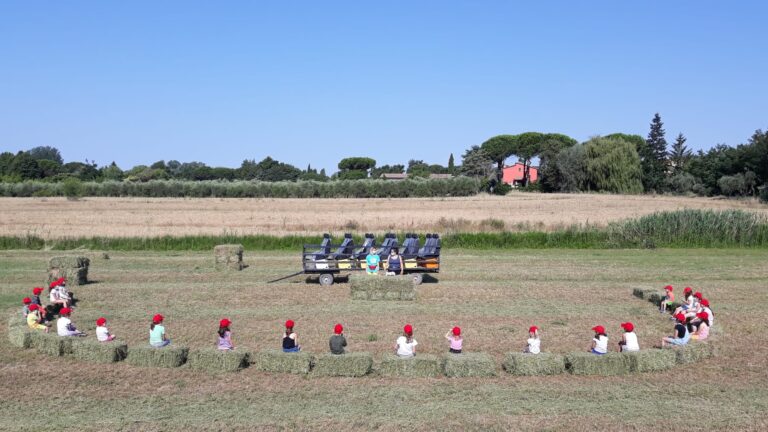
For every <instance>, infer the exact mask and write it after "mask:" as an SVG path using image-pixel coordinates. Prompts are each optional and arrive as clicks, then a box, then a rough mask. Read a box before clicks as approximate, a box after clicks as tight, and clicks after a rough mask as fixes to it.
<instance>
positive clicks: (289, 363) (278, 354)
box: [252, 350, 314, 374]
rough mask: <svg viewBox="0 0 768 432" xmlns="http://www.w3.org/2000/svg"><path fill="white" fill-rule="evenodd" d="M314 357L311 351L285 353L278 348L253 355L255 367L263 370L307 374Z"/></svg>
mask: <svg viewBox="0 0 768 432" xmlns="http://www.w3.org/2000/svg"><path fill="white" fill-rule="evenodd" d="M313 360H314V357H313V356H312V354H310V353H306V352H296V353H284V352H282V351H278V350H264V351H259V352H258V353H256V354H254V355H253V359H252V365H253V368H254V369H256V370H258V371H262V372H280V373H292V374H307V373H309V370H310V369H311V368H312V361H313Z"/></svg>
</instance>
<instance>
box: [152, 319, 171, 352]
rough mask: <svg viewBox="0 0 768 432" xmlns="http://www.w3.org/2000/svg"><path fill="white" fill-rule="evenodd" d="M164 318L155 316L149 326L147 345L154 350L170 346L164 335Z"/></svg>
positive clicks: (169, 341)
mask: <svg viewBox="0 0 768 432" xmlns="http://www.w3.org/2000/svg"><path fill="white" fill-rule="evenodd" d="M164 320H165V318H164V317H163V316H162V315H160V314H157V315H155V316H153V317H152V324H150V325H149V345H150V346H152V347H154V348H162V347H164V346H168V345H170V344H171V340H170V339H168V337H167V336H166V335H165V326H163V321H164Z"/></svg>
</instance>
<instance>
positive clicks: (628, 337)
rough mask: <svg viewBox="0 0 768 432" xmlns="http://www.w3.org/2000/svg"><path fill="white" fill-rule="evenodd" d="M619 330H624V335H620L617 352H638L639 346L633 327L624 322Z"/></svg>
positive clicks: (629, 323)
mask: <svg viewBox="0 0 768 432" xmlns="http://www.w3.org/2000/svg"><path fill="white" fill-rule="evenodd" d="M621 328H622V329H624V334H622V335H621V340H620V341H619V352H633V351H640V344H639V343H638V342H637V334H635V325H634V324H632V323H631V322H625V323H621Z"/></svg>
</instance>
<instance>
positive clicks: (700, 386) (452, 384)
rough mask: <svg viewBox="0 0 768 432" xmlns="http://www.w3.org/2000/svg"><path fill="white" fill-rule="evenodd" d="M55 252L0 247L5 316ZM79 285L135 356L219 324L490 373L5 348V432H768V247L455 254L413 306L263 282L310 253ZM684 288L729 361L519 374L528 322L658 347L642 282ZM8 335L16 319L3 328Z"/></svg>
mask: <svg viewBox="0 0 768 432" xmlns="http://www.w3.org/2000/svg"><path fill="white" fill-rule="evenodd" d="M52 254H53V253H49V252H33V251H23V252H17V251H10V252H9V251H3V252H0V281H2V282H0V308H1V309H2V310H4V311H10V310H12V309H18V307H17V304H16V303H17V302H19V300H20V298H21V297H22V296H24V295H26V294H27V292H28V290H29V289H30V288H31V287H32V286H35V285H39V284H40V283H42V281H43V280H44V278H45V265H46V260H47V259H48V258H49V257H50V256H51V255H52ZM110 255H111V259H110V260H95V261H94V262H93V263H92V266H91V271H90V272H89V276H90V278H92V279H93V280H94V281H95V283H93V284H89V285H86V286H83V287H79V288H78V290H77V291H76V294H77V297H79V298H80V299H81V301H82V303H81V305H80V307H79V308H78V309H77V310H76V312H75V314H74V315H73V320H74V321H75V323H77V324H78V325H79V327H80V328H83V329H85V330H87V331H90V332H91V333H92V331H93V328H94V324H93V321H94V320H95V318H96V317H98V316H101V315H104V316H106V317H107V318H108V319H109V323H110V328H111V330H112V331H113V333H115V334H117V336H118V337H119V338H120V339H121V340H123V341H125V342H127V343H128V344H129V345H135V344H143V343H145V342H146V335H147V332H148V325H149V317H150V316H151V315H152V314H154V313H157V312H162V313H163V314H164V315H165V316H166V328H167V331H168V334H169V336H170V337H171V338H172V339H173V340H174V344H179V345H186V346H189V347H190V348H192V349H195V348H203V347H211V346H213V344H214V341H215V330H216V325H217V324H216V323H217V322H218V320H219V319H220V318H222V317H224V316H227V317H228V318H230V319H232V320H233V321H234V324H233V331H234V338H235V343H236V344H237V345H238V346H239V347H241V348H242V349H248V350H252V351H259V350H262V349H265V348H277V347H278V346H279V345H278V344H279V337H280V331H281V325H282V322H283V321H284V320H285V319H287V318H291V319H293V320H295V321H296V322H297V328H296V330H297V332H298V334H299V338H300V343H301V344H302V345H303V346H304V349H305V350H307V351H311V352H315V353H322V352H325V350H326V349H327V338H328V337H329V335H330V333H331V330H332V327H333V324H335V323H336V322H341V323H343V324H344V326H345V329H346V332H347V335H348V340H349V344H350V346H349V348H350V350H351V351H358V352H360V351H367V352H371V353H373V355H374V358H375V359H376V360H378V359H379V358H381V356H382V354H384V353H386V352H390V350H391V347H392V345H393V342H394V340H395V338H396V336H397V335H398V333H399V331H400V329H401V328H402V325H403V323H405V322H406V321H407V322H410V323H412V324H413V325H414V327H415V333H416V334H415V336H416V339H417V340H418V341H419V343H420V345H419V348H420V352H422V353H428V354H436V355H442V354H443V353H444V352H445V351H446V350H447V346H446V341H445V340H444V339H443V335H444V334H445V332H446V331H448V329H450V328H451V327H452V326H453V325H460V326H461V327H462V328H463V329H464V335H465V348H466V350H468V351H483V352H487V353H489V354H490V355H491V356H492V357H493V359H494V360H495V362H496V364H497V373H498V376H496V377H491V378H458V379H450V378H445V377H442V378H428V379H425V378H418V379H417V378H412V379H408V378H383V377H377V376H375V375H373V376H369V377H364V378H307V377H304V376H294V375H283V374H268V373H261V372H257V371H255V370H253V369H252V368H248V369H245V370H243V371H241V372H237V373H229V374H223V375H222V374H218V375H217V374H209V373H206V372H202V371H195V370H192V369H190V368H189V367H188V366H183V367H181V368H178V369H170V370H169V369H162V370H161V369H152V368H138V367H134V366H131V365H128V364H125V363H116V364H109V365H102V364H92V363H81V362H76V361H75V360H72V359H70V358H50V357H41V356H40V355H38V354H36V353H35V352H34V351H32V350H26V351H21V350H18V349H16V348H12V347H11V346H10V344H9V343H8V339H7V338H6V337H5V336H4V335H3V337H2V338H0V383H2V385H3V387H4V388H3V391H2V392H0V430H14V431H16V430H39V429H41V428H45V429H48V430H79V431H101V430H131V431H134V430H136V431H144V430H147V431H150V430H254V429H267V430H274V429H281V428H291V429H305V430H319V429H331V430H359V429H379V430H402V429H411V430H479V429H491V430H494V429H495V430H516V429H542V428H544V429H568V430H570V431H578V430H593V429H610V430H654V429H655V430H662V429H663V430H695V429H701V430H713V429H715V430H717V429H722V430H726V429H729V430H734V429H739V430H765V429H766V428H768V414H767V412H768V390H766V389H768V374H767V373H766V370H768V345H766V344H765V330H764V328H763V325H762V322H763V321H764V319H763V318H762V314H763V313H764V311H765V310H766V309H767V308H768V290H766V287H768V253H767V252H766V251H762V250H715V249H699V250H653V251H644V250H634V251H624V250H613V251H603V250H586V251H585V250H576V251H566V250H536V251H526V250H521V251H510V252H506V251H505V252H498V251H490V252H473V251H462V250H451V251H450V253H446V254H445V256H444V258H443V263H444V269H445V271H444V272H443V273H441V274H440V275H438V279H439V283H425V284H423V285H422V286H420V287H419V288H418V294H419V295H418V299H417V301H415V302H365V301H351V300H349V298H348V286H347V285H346V284H335V285H333V286H332V287H328V288H325V287H321V286H319V285H317V284H305V283H304V281H303V280H302V279H300V278H298V279H297V280H294V281H285V282H282V283H277V284H271V285H267V284H265V283H264V281H265V280H269V279H272V278H275V277H277V276H281V275H284V274H288V273H291V272H294V271H296V269H297V267H298V262H297V261H298V259H297V256H296V254H292V253H282V252H269V253H250V252H249V253H247V254H246V257H245V260H246V263H247V264H250V267H248V268H247V269H245V270H243V271H241V272H235V273H217V272H214V271H213V269H212V267H213V257H212V253H138V252H132V253H119V252H114V253H110ZM667 283H672V284H674V285H675V286H676V287H679V288H678V289H679V290H680V291H681V290H682V287H683V286H684V285H691V286H693V287H695V288H696V289H698V290H701V291H702V292H704V294H705V296H706V297H708V298H709V299H710V300H711V301H712V304H713V309H714V311H715V314H716V316H717V320H718V323H719V325H720V326H722V327H723V328H724V329H725V335H723V336H721V340H720V342H719V345H718V348H719V349H718V351H719V355H718V356H717V357H715V358H714V359H710V360H706V361H704V362H702V363H697V364H693V365H690V366H687V367H683V366H678V367H676V368H673V369H672V370H669V371H666V372H659V373H646V374H639V375H628V376H620V377H577V376H572V375H557V376H550V377H514V376H511V375H508V374H506V373H505V372H503V371H502V370H501V367H500V365H501V362H502V360H503V358H504V354H505V353H506V352H509V351H517V350H520V349H521V348H522V346H523V344H524V340H525V338H526V331H527V328H528V326H529V325H531V324H537V325H538V326H539V327H540V328H541V329H542V330H541V331H542V337H543V344H542V347H543V349H544V350H545V351H551V352H556V353H567V352H570V351H577V350H585V349H586V347H587V345H588V343H589V340H590V338H591V332H590V330H589V328H590V327H592V326H594V325H596V324H602V325H605V326H606V327H607V328H608V332H609V336H610V337H611V348H614V347H615V343H616V341H617V340H618V335H619V323H620V322H622V321H626V320H631V321H633V322H634V323H635V325H636V327H637V328H638V330H637V331H638V334H639V337H640V342H641V345H643V346H645V347H647V346H649V345H651V344H655V343H657V342H658V339H659V338H660V337H661V336H662V335H664V334H666V333H668V332H670V331H671V327H672V326H671V322H670V321H668V320H667V319H666V318H662V317H660V316H659V314H658V313H657V312H656V311H655V310H654V309H653V306H652V305H651V304H649V303H648V302H646V301H643V300H639V299H636V298H634V297H633V296H632V288H633V287H638V286H641V287H642V286H647V287H661V286H663V285H665V284H667ZM0 326H2V327H0V329H2V332H3V333H5V330H6V329H5V326H6V320H5V319H4V320H0Z"/></svg>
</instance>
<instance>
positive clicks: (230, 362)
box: [187, 348, 250, 372]
mask: <svg viewBox="0 0 768 432" xmlns="http://www.w3.org/2000/svg"><path fill="white" fill-rule="evenodd" d="M187 363H188V364H189V367H190V368H191V369H195V370H204V371H208V372H235V371H238V370H240V369H243V368H246V367H248V365H249V363H250V353H249V352H248V351H238V350H230V351H223V350H220V349H217V348H206V349H201V350H192V351H190V352H189V356H188V357H187Z"/></svg>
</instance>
